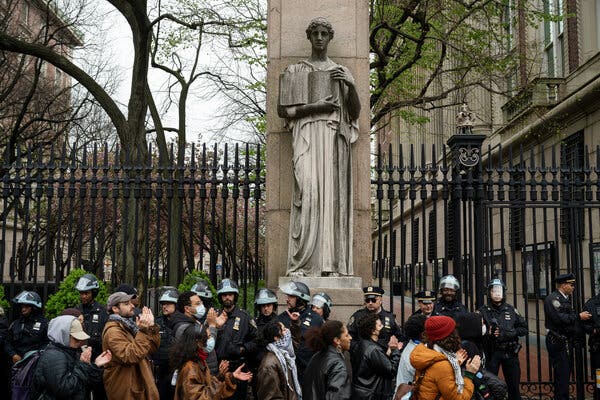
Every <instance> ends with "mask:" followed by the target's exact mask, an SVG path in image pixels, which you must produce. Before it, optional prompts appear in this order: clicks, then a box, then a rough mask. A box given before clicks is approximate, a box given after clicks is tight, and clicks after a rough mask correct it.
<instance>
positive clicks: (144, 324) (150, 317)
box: [136, 307, 154, 328]
mask: <svg viewBox="0 0 600 400" xmlns="http://www.w3.org/2000/svg"><path fill="white" fill-rule="evenodd" d="M136 324H137V326H138V327H139V328H149V327H151V326H153V325H154V314H152V310H150V309H149V308H148V307H144V308H142V313H141V314H140V316H139V317H138V319H137V320H136Z"/></svg>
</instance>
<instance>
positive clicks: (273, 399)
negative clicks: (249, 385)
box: [256, 351, 298, 400]
mask: <svg viewBox="0 0 600 400" xmlns="http://www.w3.org/2000/svg"><path fill="white" fill-rule="evenodd" d="M286 373H287V376H288V382H289V383H290V385H291V386H292V388H293V387H294V381H293V378H292V373H291V371H290V370H289V369H288V370H287V371H286ZM257 375H258V376H257V382H256V384H257V387H258V398H259V399H260V400H297V399H298V395H297V394H296V390H295V389H292V388H290V387H289V386H288V385H287V384H286V379H285V375H284V371H283V368H282V367H281V364H280V363H279V360H278V359H277V356H275V354H273V353H272V352H270V351H267V353H266V354H265V356H264V357H263V359H262V362H261V363H260V367H259V368H258V374H257Z"/></svg>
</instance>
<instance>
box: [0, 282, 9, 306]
mask: <svg viewBox="0 0 600 400" xmlns="http://www.w3.org/2000/svg"><path fill="white" fill-rule="evenodd" d="M0 307H2V308H3V309H4V312H8V309H9V308H10V302H9V301H8V300H7V299H6V297H5V295H4V286H2V285H0Z"/></svg>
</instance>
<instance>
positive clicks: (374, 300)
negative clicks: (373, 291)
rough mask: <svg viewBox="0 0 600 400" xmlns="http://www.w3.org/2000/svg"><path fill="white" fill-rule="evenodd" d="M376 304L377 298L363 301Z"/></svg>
mask: <svg viewBox="0 0 600 400" xmlns="http://www.w3.org/2000/svg"><path fill="white" fill-rule="evenodd" d="M376 302H377V297H369V298H368V299H365V303H376Z"/></svg>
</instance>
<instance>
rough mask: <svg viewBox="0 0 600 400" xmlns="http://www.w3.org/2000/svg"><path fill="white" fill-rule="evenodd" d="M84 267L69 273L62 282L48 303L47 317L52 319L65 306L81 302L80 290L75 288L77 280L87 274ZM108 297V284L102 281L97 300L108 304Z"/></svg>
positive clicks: (73, 305) (72, 305)
mask: <svg viewBox="0 0 600 400" xmlns="http://www.w3.org/2000/svg"><path fill="white" fill-rule="evenodd" d="M87 273H88V272H86V271H85V270H83V269H79V268H78V269H74V270H73V271H71V273H70V274H69V275H67V276H66V277H65V280H64V281H63V282H62V283H61V284H60V286H59V288H58V291H57V292H56V293H54V294H52V295H50V297H48V302H47V303H46V307H45V308H46V318H48V319H51V318H54V317H57V316H59V315H60V313H61V312H63V310H64V309H65V308H69V307H75V306H76V305H77V304H79V303H80V301H79V292H78V291H77V290H75V285H77V281H78V280H79V278H81V277H82V276H83V275H85V274H87ZM107 299H108V292H107V290H106V284H105V283H104V282H102V281H100V290H99V291H98V296H96V300H97V301H98V302H99V303H102V304H106V300H107Z"/></svg>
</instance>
